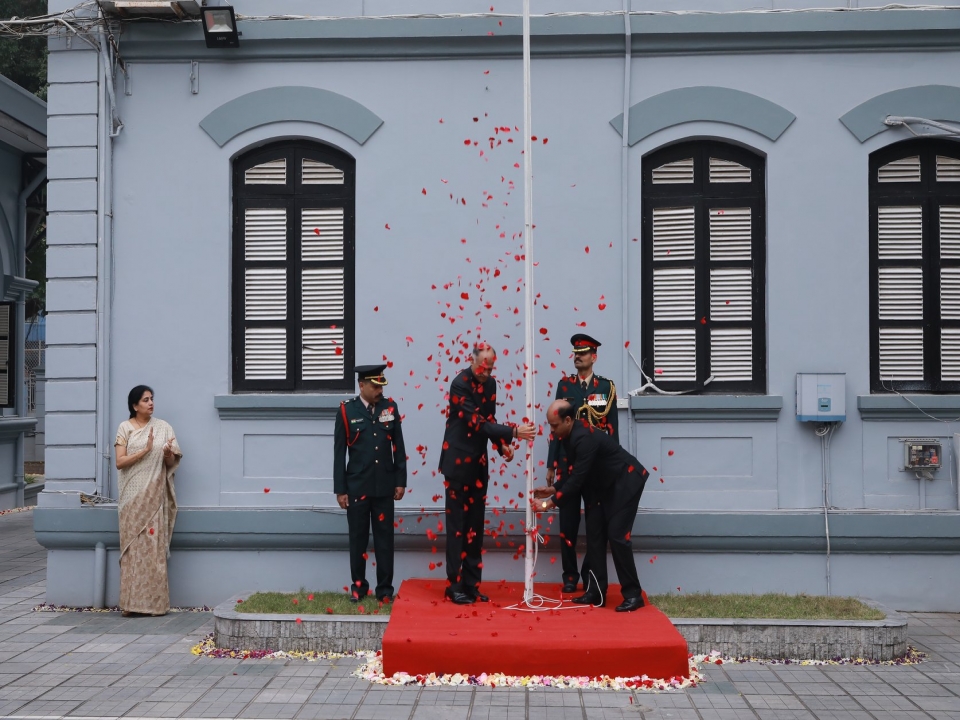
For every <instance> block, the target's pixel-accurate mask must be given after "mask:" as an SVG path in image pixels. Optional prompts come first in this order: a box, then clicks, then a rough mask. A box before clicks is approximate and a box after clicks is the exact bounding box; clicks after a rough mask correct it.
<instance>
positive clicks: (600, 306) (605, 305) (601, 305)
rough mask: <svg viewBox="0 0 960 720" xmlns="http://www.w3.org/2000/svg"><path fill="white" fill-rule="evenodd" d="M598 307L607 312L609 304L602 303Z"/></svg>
mask: <svg viewBox="0 0 960 720" xmlns="http://www.w3.org/2000/svg"><path fill="white" fill-rule="evenodd" d="M597 307H598V308H600V309H601V310H606V309H607V304H606V303H600V304H599V305H597Z"/></svg>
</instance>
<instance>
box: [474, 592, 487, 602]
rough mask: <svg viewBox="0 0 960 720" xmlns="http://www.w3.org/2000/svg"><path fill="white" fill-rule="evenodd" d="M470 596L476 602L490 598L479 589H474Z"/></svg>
mask: <svg viewBox="0 0 960 720" xmlns="http://www.w3.org/2000/svg"><path fill="white" fill-rule="evenodd" d="M470 597H472V598H473V599H474V600H476V601H477V602H490V598H488V597H487V596H486V595H484V594H483V593H482V592H480V591H475V592H472V593H470Z"/></svg>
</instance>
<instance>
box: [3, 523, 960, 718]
mask: <svg viewBox="0 0 960 720" xmlns="http://www.w3.org/2000/svg"><path fill="white" fill-rule="evenodd" d="M32 522H33V519H32V513H31V512H24V513H13V514H10V515H5V516H0V538H2V539H3V542H2V543H0V578H2V581H0V718H9V719H10V720H27V719H28V718H29V720H47V719H49V720H54V719H56V720H59V719H60V718H73V719H74V720H83V719H84V718H102V719H106V720H115V719H119V718H121V717H123V718H128V719H131V720H136V719H137V718H201V717H226V718H241V717H242V718H291V719H292V718H298V719H302V720H310V719H311V718H318V719H319V718H322V719H325V720H332V719H334V718H343V719H344V720H365V719H370V720H374V719H377V718H389V719H390V720H394V719H396V720H567V719H575V720H584V719H589V720H593V719H595V718H596V719H602V718H631V719H634V720H635V719H636V718H642V719H643V720H687V719H689V720H741V719H742V720H860V719H861V718H862V719H863V720H894V719H896V720H921V719H923V720H941V719H944V720H947V719H949V720H960V614H946V613H944V614H939V613H909V614H907V617H908V622H909V626H908V635H909V641H910V643H911V644H912V645H914V646H916V647H918V648H919V649H921V650H924V651H925V652H928V653H930V656H929V659H928V660H927V661H926V662H924V663H921V664H919V665H907V666H899V667H897V666H886V665H879V666H830V665H826V666H797V665H760V664H755V663H747V664H725V665H720V666H716V665H711V666H706V667H705V668H704V674H705V675H706V677H707V682H705V683H703V684H701V685H700V686H699V687H697V688H692V689H690V690H687V691H682V692H664V693H645V692H630V691H623V692H612V691H599V690H548V689H543V688H534V689H530V690H523V689H516V688H495V689H491V688H472V687H467V688H447V687H440V688H437V687H422V688H421V687H407V688H399V687H384V686H379V685H370V684H369V683H366V682H364V681H362V680H360V679H358V678H356V677H353V676H352V672H353V670H354V669H355V668H356V665H357V661H356V660H349V659H340V660H331V661H320V662H315V663H307V662H303V661H294V660H291V661H284V660H243V661H241V660H236V659H213V658H203V657H196V656H194V655H192V654H190V647H191V646H192V645H194V644H195V643H197V642H198V641H199V640H200V639H202V638H203V637H205V636H206V635H208V634H209V633H211V632H212V631H213V616H212V614H211V613H183V614H177V615H176V616H174V615H173V614H171V615H170V616H167V617H168V618H169V620H167V621H165V622H164V621H162V620H163V619H162V618H161V619H152V618H123V617H121V616H120V615H119V613H52V612H38V613H34V612H32V608H33V607H34V606H35V605H37V604H39V603H41V602H43V599H44V577H45V567H46V553H45V551H44V550H43V548H41V547H40V546H39V545H38V544H37V543H36V541H35V540H34V539H33V530H32ZM141 620H146V621H148V622H139V621H141Z"/></svg>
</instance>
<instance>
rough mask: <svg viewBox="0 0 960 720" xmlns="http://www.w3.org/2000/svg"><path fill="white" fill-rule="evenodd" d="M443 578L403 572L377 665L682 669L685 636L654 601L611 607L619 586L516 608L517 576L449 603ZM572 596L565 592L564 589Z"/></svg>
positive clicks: (444, 669)
mask: <svg viewBox="0 0 960 720" xmlns="http://www.w3.org/2000/svg"><path fill="white" fill-rule="evenodd" d="M445 587H446V582H445V581H444V580H419V579H414V580H404V581H403V584H402V585H401V586H400V592H399V593H398V595H397V600H396V603H395V604H394V607H393V610H392V611H391V614H390V623H389V624H388V625H387V630H386V633H385V634H384V637H383V671H384V673H385V674H386V675H387V676H390V675H393V674H394V673H396V672H406V673H409V674H410V675H425V674H428V673H431V672H434V673H438V674H440V673H463V674H469V675H480V674H481V673H504V674H506V675H520V676H526V675H572V676H589V677H596V676H600V675H609V676H611V677H634V676H637V675H647V676H648V677H650V678H662V679H667V680H669V679H670V678H672V677H686V676H687V674H688V672H689V666H688V664H687V642H686V640H684V639H683V636H681V635H680V633H679V632H677V629H676V628H675V627H674V626H673V624H672V623H671V622H670V620H669V619H668V618H667V616H666V615H664V614H663V613H662V612H660V611H659V610H657V609H656V608H655V607H652V606H649V605H648V606H646V607H644V608H641V609H640V610H637V611H636V612H632V613H618V612H614V608H615V607H616V606H617V605H618V604H620V602H621V599H622V598H621V597H620V587H619V585H611V586H610V591H609V595H610V598H609V600H608V602H607V607H605V608H580V607H578V606H575V605H571V604H570V603H569V602H567V603H565V604H564V607H565V608H566V607H574V608H576V609H572V610H567V609H564V610H556V611H546V610H544V611H541V612H536V613H532V612H523V611H520V610H507V609H505V608H506V607H507V606H510V605H514V604H516V603H518V602H520V600H521V599H522V598H523V583H518V582H502V583H496V582H489V583H484V584H483V585H482V586H481V590H482V591H483V593H484V594H486V595H488V596H489V597H490V602H489V603H480V602H478V603H475V604H474V605H454V604H453V603H452V602H450V601H449V600H447V599H446V598H445V597H444V595H443V591H444V588H445ZM534 592H536V593H539V594H541V595H544V596H545V597H552V598H559V597H560V586H559V585H558V584H553V583H537V584H536V585H535V586H534ZM568 597H572V596H568Z"/></svg>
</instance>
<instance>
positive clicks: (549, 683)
mask: <svg viewBox="0 0 960 720" xmlns="http://www.w3.org/2000/svg"><path fill="white" fill-rule="evenodd" d="M190 652H191V653H193V654H194V655H198V656H201V657H212V658H233V659H238V660H262V659H283V660H291V659H292V660H306V661H307V662H316V661H317V660H337V659H340V658H357V659H360V660H363V661H364V662H363V663H362V664H361V665H360V666H359V667H357V669H356V670H354V672H353V674H354V675H355V676H356V677H359V678H362V679H364V680H366V681H368V682H371V683H376V684H378V685H447V686H457V685H461V686H463V685H473V686H482V687H513V688H517V687H552V688H557V689H561V690H565V689H602V690H653V691H662V690H683V689H685V688H690V687H696V686H697V685H699V684H700V683H702V682H704V680H705V677H704V675H703V673H702V672H701V671H700V667H701V665H704V664H709V665H723V664H725V663H737V664H742V663H757V664H762V665H915V664H917V663H921V662H923V661H924V660H925V659H926V654H925V653H922V652H920V651H918V650H917V649H916V648H914V647H912V646H909V647H908V648H907V653H906V655H904V657H902V658H898V659H896V660H868V659H866V658H839V657H838V658H833V659H831V660H799V659H796V660H792V659H784V660H774V659H764V658H753V657H737V658H731V657H727V656H723V655H721V654H720V653H719V652H717V651H716V650H714V651H713V652H711V653H710V654H707V655H690V656H689V661H690V675H689V677H686V678H676V677H675V678H670V679H669V680H665V679H658V678H649V677H647V676H646V675H640V676H637V677H610V676H608V675H603V676H600V677H573V676H564V675H559V676H558V675H527V676H517V675H504V674H503V673H483V674H481V675H467V674H463V673H450V674H436V673H430V674H429V675H409V674H407V673H395V674H394V675H392V676H390V677H387V676H385V675H384V674H383V660H382V656H381V651H380V650H377V651H370V650H357V651H355V652H349V653H335V652H318V651H297V650H289V651H288V650H238V649H235V648H233V649H231V648H218V647H216V645H215V644H214V641H213V635H212V634H211V635H208V636H207V637H205V638H204V639H203V640H201V641H200V642H199V643H197V644H196V645H194V646H193V647H192V648H191V649H190Z"/></svg>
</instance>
